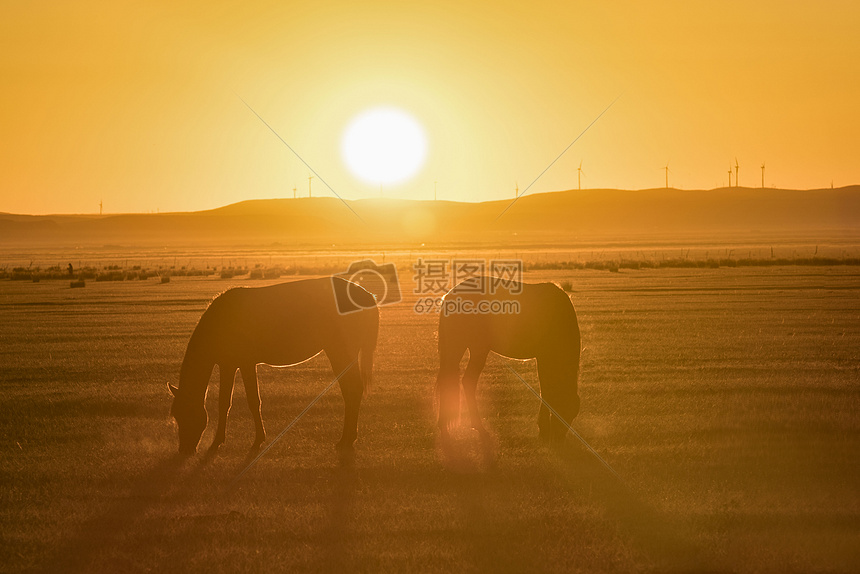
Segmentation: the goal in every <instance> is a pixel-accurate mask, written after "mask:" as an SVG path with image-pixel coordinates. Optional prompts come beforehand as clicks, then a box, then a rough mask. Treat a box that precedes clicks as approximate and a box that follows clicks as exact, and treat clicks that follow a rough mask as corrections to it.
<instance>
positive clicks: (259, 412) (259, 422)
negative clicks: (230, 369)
mask: <svg viewBox="0 0 860 574" xmlns="http://www.w3.org/2000/svg"><path fill="white" fill-rule="evenodd" d="M242 382H244V383H245V396H246V397H247V399H248V408H249V409H250V410H251V418H253V419H254V428H255V429H256V430H257V435H256V438H255V439H254V446H255V447H258V446H260V445H261V444H263V441H265V440H266V429H265V428H264V427H263V409H262V402H261V401H260V386H259V385H258V384H257V365H245V366H244V367H242Z"/></svg>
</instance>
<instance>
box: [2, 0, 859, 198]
mask: <svg viewBox="0 0 860 574" xmlns="http://www.w3.org/2000/svg"><path fill="white" fill-rule="evenodd" d="M857 30H860V4H858V3H857V2H854V1H847V0H846V1H823V2H776V1H773V2H771V1H768V2H755V3H749V2H720V3H700V2H684V1H678V2H653V3H652V2H648V3H645V2H605V3H604V2H600V3H598V2H593V3H581V2H571V1H564V2H541V3H534V4H532V3H529V4H528V5H527V4H526V3H506V2H498V1H496V2H487V3H462V2H459V1H458V2H420V3H419V2H320V1H315V2H306V3H298V2H253V1H248V2H235V3H233V2H229V3H228V2H209V1H207V2H199V3H191V2H186V3H182V6H181V7H177V6H175V5H174V3H173V2H163V3H159V2H139V3H126V2H116V3H105V2H88V1H80V2H65V3H58V2H24V1H17V0H10V1H5V2H3V3H2V6H0V85H2V89H0V134H2V138H0V211H4V212H14V213H92V212H98V204H99V201H100V200H103V201H104V208H105V212H109V213H116V212H129V211H142V212H150V211H156V210H160V211H162V212H164V211H179V210H182V211H184V210H198V209H208V208H213V207H218V206H221V205H225V204H228V203H233V202H237V201H242V200H245V199H253V198H272V197H292V194H293V191H292V188H293V186H294V185H295V186H296V187H297V188H298V192H299V195H307V192H308V179H307V177H308V170H307V168H305V167H304V166H302V165H301V163H300V162H299V161H298V160H297V159H296V158H295V157H293V156H292V154H291V153H290V151H289V150H288V149H287V148H286V147H285V146H284V145H283V144H282V143H281V142H280V141H278V139H277V138H276V137H275V136H274V135H273V134H272V133H271V132H270V131H268V129H267V128H266V126H265V125H263V123H262V122H261V121H260V120H259V119H258V118H257V117H256V116H254V114H253V113H252V112H251V111H250V110H249V109H248V108H247V107H246V106H245V104H243V101H242V100H244V101H245V102H247V103H248V104H249V105H250V106H252V107H253V108H254V110H255V111H256V112H257V113H259V114H260V116H262V117H263V118H264V119H265V120H266V121H267V122H268V123H269V124H270V125H271V126H272V127H273V128H274V129H275V130H277V132H278V133H279V134H280V135H281V136H282V137H283V138H284V139H285V140H286V141H287V142H288V143H289V144H290V145H291V146H292V147H293V148H294V149H295V150H296V151H297V152H298V153H299V154H300V155H302V156H303V157H304V158H305V160H307V162H308V163H309V164H310V165H311V166H312V167H313V168H314V169H315V170H316V171H317V172H318V173H319V174H320V175H321V176H322V177H323V178H324V179H325V180H326V181H327V182H328V183H329V184H331V186H332V188H334V190H335V191H336V192H337V193H338V194H340V195H342V196H343V197H346V198H362V197H376V196H379V193H380V190H379V186H377V185H373V184H369V183H367V182H365V181H363V180H361V179H358V178H357V177H356V176H355V175H353V174H352V173H351V172H350V171H349V170H348V169H347V167H346V165H345V162H344V160H343V158H342V157H341V138H342V136H343V133H344V130H345V129H346V127H347V125H348V124H349V122H350V120H351V119H352V118H354V117H355V116H356V115H357V114H359V113H360V112H362V111H363V110H366V109H368V108H372V107H376V106H383V105H384V106H393V107H396V108H399V109H401V110H403V111H405V112H407V113H409V114H411V115H412V116H413V117H414V118H415V119H416V120H417V121H418V122H419V123H420V124H421V125H422V126H423V127H424V130H425V132H426V143H427V151H426V162H425V163H424V164H423V167H422V168H421V169H420V171H419V172H418V173H417V174H416V175H415V177H413V178H412V179H409V180H408V181H405V182H403V183H400V184H398V185H392V186H390V187H389V188H383V190H382V192H383V194H384V195H385V196H388V197H404V198H423V199H432V197H433V186H434V181H437V182H438V184H437V185H438V194H439V198H440V199H450V200H459V201H478V200H486V199H500V198H512V197H513V194H514V186H515V185H516V184H519V187H520V189H521V190H522V189H524V188H525V187H526V186H527V185H528V184H529V183H530V182H531V181H532V180H533V179H534V178H535V177H536V176H537V175H538V174H539V173H540V172H541V171H542V170H543V169H544V168H545V167H546V166H547V165H548V164H549V163H550V162H551V161H552V160H553V159H554V158H555V157H556V155H558V153H559V152H560V151H561V150H562V149H564V148H565V146H567V145H568V144H569V143H570V142H571V141H572V140H573V138H575V137H576V136H577V135H578V134H579V133H580V132H581V131H582V130H583V129H584V128H585V127H586V126H587V125H588V124H589V123H590V122H591V121H592V120H593V119H594V118H595V117H596V116H597V115H598V114H600V112H601V111H603V110H604V108H606V106H608V105H609V104H610V103H611V102H612V101H613V100H615V98H616V97H617V96H619V94H623V95H622V96H621V98H620V99H618V101H617V103H615V105H614V106H613V107H612V108H611V109H610V110H609V111H608V112H607V113H606V114H605V115H604V116H603V117H602V118H601V119H600V120H599V121H598V122H597V123H595V124H594V126H593V127H592V128H591V129H590V130H589V131H588V132H587V133H586V134H585V135H584V136H583V137H582V138H581V139H580V140H579V141H578V142H577V143H576V144H575V145H574V146H573V147H572V148H571V149H570V150H569V151H568V153H567V155H565V156H564V158H563V159H562V160H560V161H559V162H558V163H557V164H556V165H555V166H553V167H552V169H550V170H549V171H548V172H547V173H546V175H544V176H543V177H542V178H541V179H540V181H539V182H538V183H537V184H536V185H535V186H534V187H533V188H532V189H531V190H530V193H532V192H539V191H549V190H558V189H571V188H574V189H575V188H576V186H577V173H576V168H577V166H578V165H579V163H580V161H581V162H582V170H583V172H584V174H585V175H584V176H583V182H582V183H583V187H601V188H605V187H610V188H626V189H642V188H652V187H662V186H663V184H664V173H663V171H662V169H661V167H662V166H664V165H666V163H667V161H668V162H669V168H670V169H671V170H672V171H671V173H670V175H669V177H670V184H671V185H672V186H674V187H679V188H683V189H710V188H713V187H719V186H724V185H726V183H727V180H728V174H727V172H728V169H729V166H730V165H732V166H733V165H734V162H735V157H737V160H738V163H739V164H740V183H741V185H744V186H751V187H757V186H759V185H760V181H761V170H760V169H759V166H760V165H761V163H762V162H766V164H767V169H766V174H765V175H766V183H767V185H768V186H771V185H776V186H778V187H787V188H816V187H829V186H830V185H831V181H832V182H833V184H834V185H836V186H837V187H838V186H842V185H849V184H855V183H860V161H858V159H857V158H858V157H860V153H858V152H860V145H858V143H857V141H858V140H857V138H858V134H860V107H858V102H860V40H858V34H857ZM313 189H314V195H315V196H319V195H331V192H330V191H328V190H327V189H325V188H324V186H323V185H322V184H321V183H320V182H319V181H318V180H316V179H315V180H314V182H313Z"/></svg>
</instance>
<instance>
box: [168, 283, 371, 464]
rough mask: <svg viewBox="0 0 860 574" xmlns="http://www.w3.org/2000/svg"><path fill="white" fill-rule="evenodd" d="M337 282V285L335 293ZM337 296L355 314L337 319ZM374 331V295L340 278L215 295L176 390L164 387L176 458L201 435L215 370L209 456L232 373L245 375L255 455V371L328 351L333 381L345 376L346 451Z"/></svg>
mask: <svg viewBox="0 0 860 574" xmlns="http://www.w3.org/2000/svg"><path fill="white" fill-rule="evenodd" d="M336 282H342V285H337V286H335V283H336ZM335 287H337V289H335ZM336 292H337V293H336ZM338 294H339V296H344V295H348V296H349V298H350V300H351V302H352V303H354V304H355V306H354V308H355V309H356V310H355V311H354V312H351V313H345V314H341V313H339V312H338V308H339V307H338V305H337V303H336V300H335V297H336V296H338ZM378 331H379V310H378V308H377V306H376V301H375V299H374V297H373V295H371V294H370V293H369V292H367V291H366V290H365V289H363V288H362V287H360V286H359V285H356V284H355V283H351V282H349V281H346V280H345V279H341V278H339V277H324V278H319V279H307V280H301V281H293V282H289V283H281V284H278V285H270V286H267V287H238V288H234V289H229V290H227V291H225V292H224V293H222V294H220V295H219V296H218V297H216V298H215V299H214V300H213V301H212V303H211V304H210V305H209V307H208V308H207V309H206V311H205V312H204V313H203V315H202V316H201V317H200V321H199V322H198V323H197V327H196V328H195V329H194V332H193V334H192V335H191V339H190V341H189V342H188V348H187V349H186V351H185V358H184V359H183V361H182V368H181V370H180V374H179V386H178V387H174V386H173V385H170V384H168V387H169V388H170V392H171V393H173V396H174V399H173V406H172V408H171V414H172V415H173V417H174V418H175V419H176V423H177V425H178V427H179V451H180V452H182V453H184V454H193V453H194V452H195V451H196V450H197V445H198V444H199V442H200V437H201V436H202V435H203V431H204V430H205V429H206V425H207V423H208V421H209V416H208V414H207V412H206V406H205V399H206V393H207V389H208V387H209V379H210V377H211V375H212V370H213V368H214V366H215V365H216V364H217V365H218V367H219V371H220V374H221V392H220V395H219V407H218V429H217V431H216V433H215V440H214V441H213V443H212V448H213V449H214V448H217V447H218V446H219V445H221V444H223V443H224V442H225V432H226V426H227V414H228V413H229V411H230V405H231V403H232V398H233V381H234V379H235V375H236V371H237V370H240V371H241V372H242V381H243V382H244V383H245V394H246V395H247V397H248V407H249V408H250V409H251V415H252V417H253V419H254V425H255V427H256V431H257V434H256V439H255V442H254V446H255V447H259V446H260V445H261V444H262V443H263V441H265V439H266V431H265V428H264V427H263V417H262V409H261V405H260V391H259V388H258V386H257V372H256V367H257V365H258V364H268V365H275V366H288V365H295V364H298V363H301V362H304V361H306V360H308V359H310V358H312V357H314V356H316V355H318V354H319V353H320V352H321V351H325V354H326V356H327V357H328V359H329V362H330V363H331V367H332V370H333V371H334V372H335V374H341V373H342V375H341V377H340V379H339V383H340V389H341V393H342V394H343V400H344V411H345V412H344V421H343V435H342V437H341V439H340V442H338V443H337V446H338V448H339V449H341V450H344V449H346V450H348V449H350V448H351V447H352V444H353V442H355V439H356V437H357V426H358V410H359V406H360V405H361V399H362V396H363V394H364V390H365V388H366V387H368V386H369V385H370V382H371V374H372V370H373V353H374V350H375V348H376V338H377V334H378Z"/></svg>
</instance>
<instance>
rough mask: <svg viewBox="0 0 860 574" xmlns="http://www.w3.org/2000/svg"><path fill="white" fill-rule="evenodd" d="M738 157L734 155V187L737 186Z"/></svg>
mask: <svg viewBox="0 0 860 574" xmlns="http://www.w3.org/2000/svg"><path fill="white" fill-rule="evenodd" d="M738 167H739V166H738V158H737V157H735V187H737V186H738Z"/></svg>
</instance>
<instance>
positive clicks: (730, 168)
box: [729, 164, 732, 187]
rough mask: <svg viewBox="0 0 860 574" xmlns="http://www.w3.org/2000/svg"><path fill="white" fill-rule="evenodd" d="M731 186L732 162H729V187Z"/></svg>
mask: <svg viewBox="0 0 860 574" xmlns="http://www.w3.org/2000/svg"><path fill="white" fill-rule="evenodd" d="M731 186H732V164H729V187H731Z"/></svg>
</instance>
